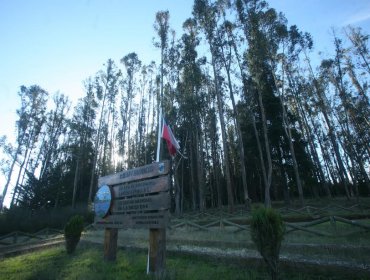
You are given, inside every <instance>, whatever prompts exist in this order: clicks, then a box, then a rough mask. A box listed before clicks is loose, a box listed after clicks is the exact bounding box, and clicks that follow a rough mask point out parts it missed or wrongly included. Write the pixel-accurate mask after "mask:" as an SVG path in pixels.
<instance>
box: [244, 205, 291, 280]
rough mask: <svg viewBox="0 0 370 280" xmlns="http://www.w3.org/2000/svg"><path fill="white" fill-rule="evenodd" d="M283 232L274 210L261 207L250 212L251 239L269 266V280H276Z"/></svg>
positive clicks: (281, 222) (283, 228)
mask: <svg viewBox="0 0 370 280" xmlns="http://www.w3.org/2000/svg"><path fill="white" fill-rule="evenodd" d="M284 232H285V227H284V222H283V220H282V218H281V216H280V214H279V213H278V212H276V211H275V210H274V209H272V208H265V207H261V208H258V209H256V210H254V211H253V212H252V220H251V238H252V240H253V242H254V243H255V244H256V247H257V250H258V251H259V252H260V254H261V256H262V257H263V259H264V261H265V262H266V264H267V265H268V266H269V269H270V274H271V279H277V274H278V262H279V253H280V247H281V242H282V240H283V238H284Z"/></svg>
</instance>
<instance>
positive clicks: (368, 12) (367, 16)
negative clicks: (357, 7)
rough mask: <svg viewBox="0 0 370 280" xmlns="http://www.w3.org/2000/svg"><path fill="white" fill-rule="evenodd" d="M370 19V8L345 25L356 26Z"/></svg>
mask: <svg viewBox="0 0 370 280" xmlns="http://www.w3.org/2000/svg"><path fill="white" fill-rule="evenodd" d="M369 19H370V8H369V10H366V11H361V12H358V13H356V14H354V15H352V16H351V17H350V18H349V19H347V20H346V21H345V22H344V23H343V25H348V24H356V23H360V22H363V21H366V20H369Z"/></svg>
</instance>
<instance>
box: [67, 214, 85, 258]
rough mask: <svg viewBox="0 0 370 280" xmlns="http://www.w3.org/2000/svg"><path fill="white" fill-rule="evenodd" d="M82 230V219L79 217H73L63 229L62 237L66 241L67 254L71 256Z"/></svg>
mask: <svg viewBox="0 0 370 280" xmlns="http://www.w3.org/2000/svg"><path fill="white" fill-rule="evenodd" d="M83 228H84V219H83V217H82V216H80V215H75V216H73V217H72V218H71V219H70V220H69V221H68V223H67V224H66V226H65V228H64V237H65V240H66V250H67V253H68V254H72V253H73V252H74V251H75V249H76V246H77V244H78V242H79V241H80V237H81V233H82V231H83Z"/></svg>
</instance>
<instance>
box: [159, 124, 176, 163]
mask: <svg viewBox="0 0 370 280" xmlns="http://www.w3.org/2000/svg"><path fill="white" fill-rule="evenodd" d="M162 138H163V139H164V140H166V142H167V148H168V152H169V153H170V155H171V156H173V155H175V154H176V152H177V151H178V150H180V145H179V143H178V142H177V140H176V138H175V136H174V135H173V133H172V130H171V128H170V127H169V126H168V125H167V124H166V121H165V120H164V119H163V127H162Z"/></svg>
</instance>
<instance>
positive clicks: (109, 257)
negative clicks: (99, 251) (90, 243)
mask: <svg viewBox="0 0 370 280" xmlns="http://www.w3.org/2000/svg"><path fill="white" fill-rule="evenodd" d="M117 237H118V229H116V228H106V229H105V234H104V260H106V261H110V262H114V261H116V257H117Z"/></svg>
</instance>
